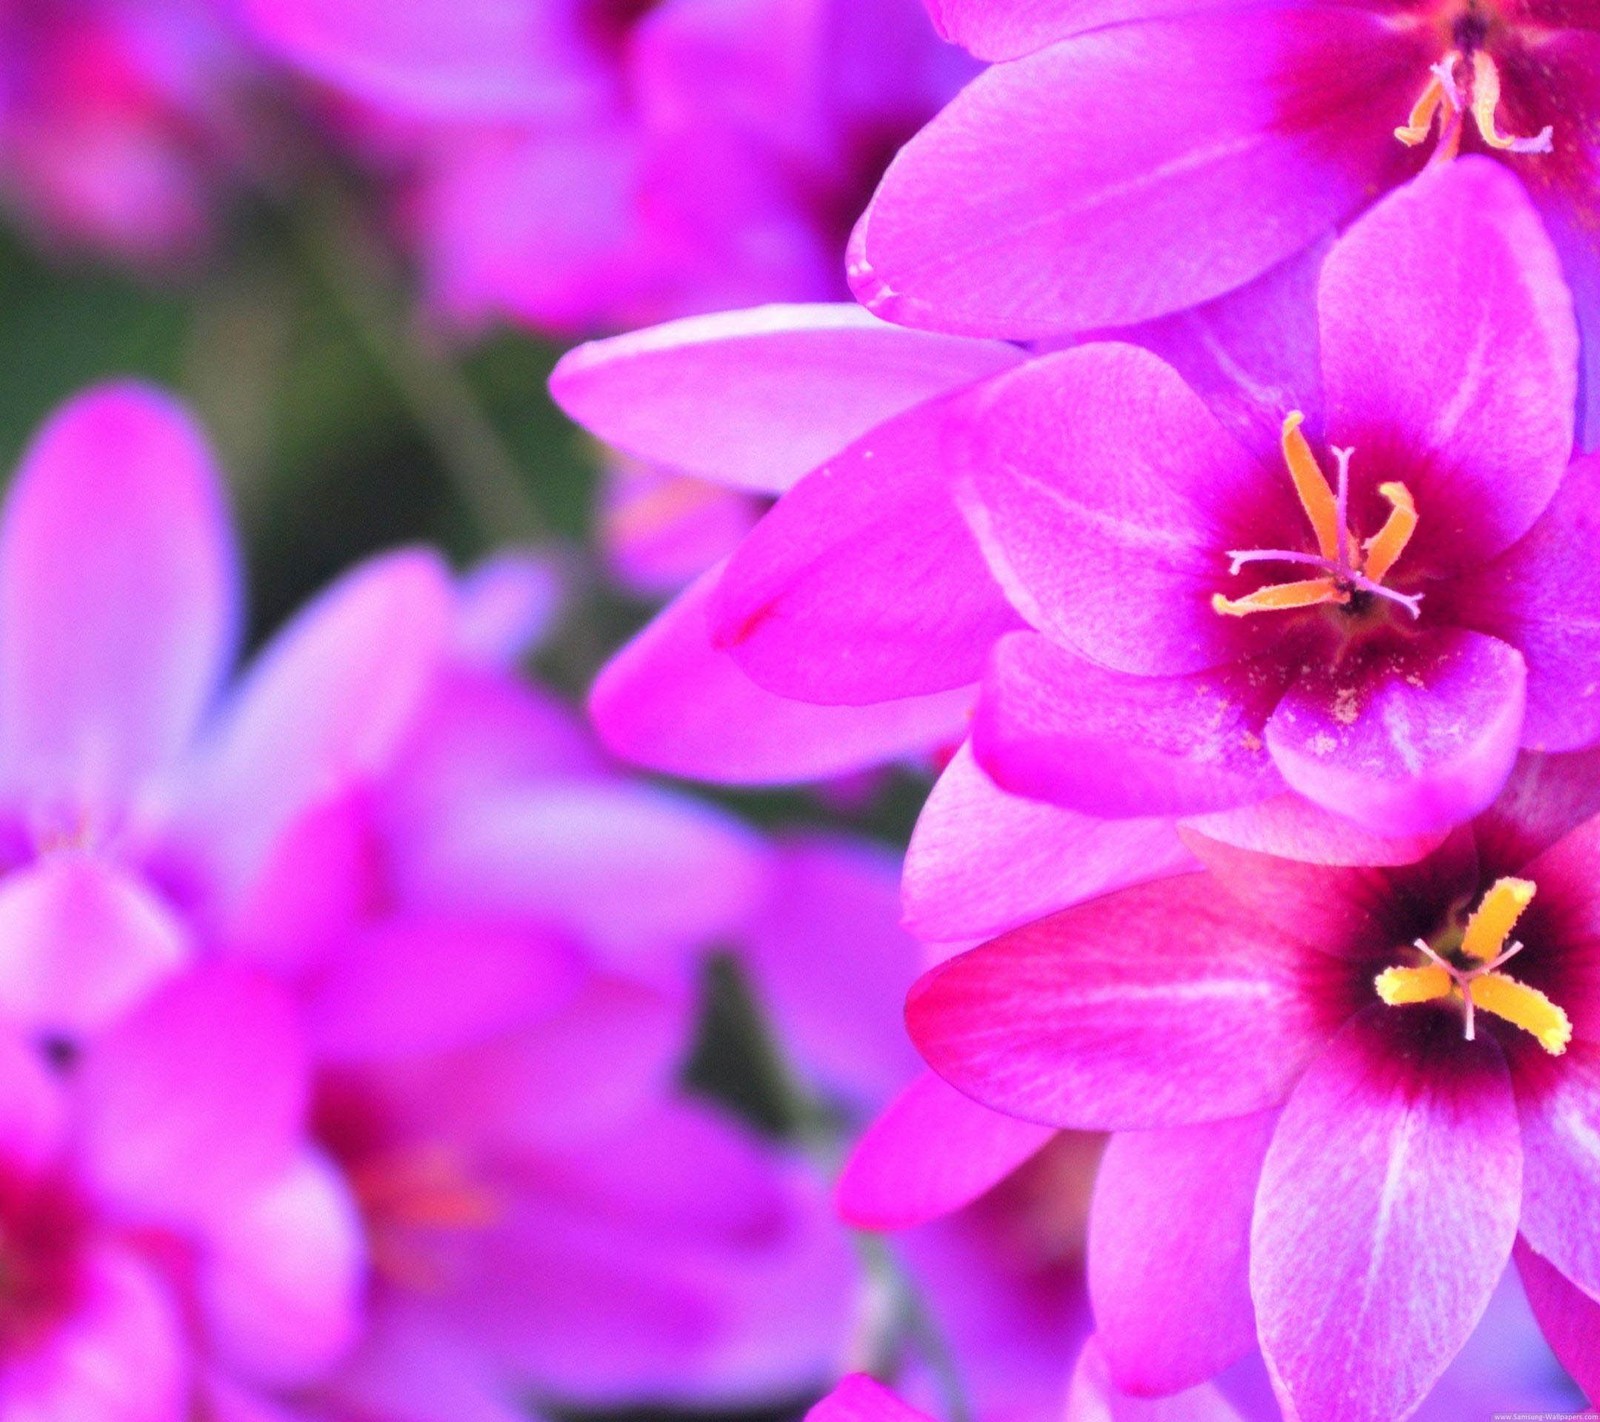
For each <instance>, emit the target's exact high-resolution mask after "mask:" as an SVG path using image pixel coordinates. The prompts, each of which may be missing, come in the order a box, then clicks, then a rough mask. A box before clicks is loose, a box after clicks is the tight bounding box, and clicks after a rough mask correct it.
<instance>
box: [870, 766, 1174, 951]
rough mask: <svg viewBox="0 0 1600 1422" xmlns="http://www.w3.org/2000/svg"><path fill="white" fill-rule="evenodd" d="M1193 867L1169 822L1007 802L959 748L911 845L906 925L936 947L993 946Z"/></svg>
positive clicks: (1013, 797)
mask: <svg viewBox="0 0 1600 1422" xmlns="http://www.w3.org/2000/svg"><path fill="white" fill-rule="evenodd" d="M1193 862H1194V861H1193V857H1192V856H1191V855H1190V853H1189V851H1188V850H1187V849H1185V848H1184V847H1183V844H1182V842H1181V841H1180V840H1179V839H1178V835H1177V831H1176V829H1175V828H1174V826H1173V823H1172V821H1171V820H1169V819H1161V818H1145V819H1126V820H1100V819H1094V818H1091V817H1090V816H1088V815H1080V814H1077V813H1075V812H1073V811H1071V810H1063V809H1060V808H1059V807H1057V806H1055V805H1048V804H1042V803H1040V802H1039V801H1036V800H1028V799H1024V798H1022V797H1021V796H1019V795H1011V794H1007V793H1006V792H1005V791H1004V790H1002V789H1000V787H999V786H997V785H996V784H995V783H994V782H993V781H992V780H991V779H989V777H988V776H987V775H985V774H984V773H983V770H982V769H981V768H980V767H979V765H978V763H977V761H976V760H975V759H974V758H973V755H972V748H971V746H970V744H963V745H962V747H961V749H960V750H959V751H957V752H956V755H955V758H954V759H953V760H951V762H950V764H949V765H947V766H946V767H945V769H944V773H943V774H942V775H941V776H940V777H939V779H938V782H937V783H936V784H935V785H934V787H933V793H932V794H931V795H929V796H928V799H927V803H926V804H924V805H923V807H922V814H921V816H920V817H919V818H918V820H917V826H916V829H915V830H914V831H913V832H912V835H911V844H910V847H909V848H908V849H907V851H906V863H905V874H904V880H903V883H902V889H901V892H902V895H903V899H904V904H905V924H906V927H907V928H909V929H910V930H911V931H912V932H913V933H915V934H916V935H917V936H918V937H919V938H924V939H931V940H934V941H936V942H953V941H958V940H961V939H970V938H986V937H991V936H993V935H994V934H996V933H1001V932H1003V931H1004V930H1006V929H1008V928H1015V927H1016V926H1017V925H1018V924H1021V923H1026V922H1028V921H1029V920H1031V919H1035V918H1039V917H1041V916H1042V915H1044V914H1047V913H1052V912H1054V911H1055V910H1056V909H1061V908H1066V907H1068V906H1070V905H1072V904H1074V903H1077V902H1079V901H1080V900H1082V899H1088V898H1093V897H1095V896H1096V895H1098V894H1104V893H1109V892H1110V891H1111V890H1113V889H1120V888H1122V887H1124V886H1125V885H1128V884H1134V883H1138V882H1139V881H1140V880H1142V879H1154V878H1159V877H1161V876H1162V875H1165V874H1169V873H1172V872H1174V871H1176V870H1179V869H1184V868H1187V867H1189V866H1191V865H1192V864H1193Z"/></svg>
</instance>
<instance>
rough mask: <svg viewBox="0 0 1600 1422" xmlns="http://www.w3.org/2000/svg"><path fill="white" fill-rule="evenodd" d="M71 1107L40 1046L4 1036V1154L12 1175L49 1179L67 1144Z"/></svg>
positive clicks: (0, 1111)
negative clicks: (28, 1173)
mask: <svg viewBox="0 0 1600 1422" xmlns="http://www.w3.org/2000/svg"><path fill="white" fill-rule="evenodd" d="M71 1108H72V1101H71V1098H70V1097H69V1095H68V1093H67V1091H66V1090H65V1088H64V1086H63V1083H62V1080H61V1078H60V1077H59V1076H58V1075H57V1074H56V1073H55V1072H54V1071H53V1070H51V1068H50V1067H49V1066H48V1065H47V1064H46V1062H45V1058H44V1054H43V1053H42V1052H40V1050H39V1049H38V1047H37V1045H36V1044H35V1043H34V1042H32V1041H30V1040H28V1039H26V1038H24V1037H22V1036H20V1035H18V1034H15V1033H12V1032H6V1033H0V1150H3V1151H4V1152H5V1159H6V1160H7V1161H8V1162H9V1163H10V1166H11V1168H12V1169H14V1170H15V1169H18V1168H20V1169H23V1170H28V1171H35V1172H38V1173H40V1174H43V1173H45V1172H46V1171H47V1170H48V1169H49V1168H50V1167H52V1166H54V1165H55V1164H56V1162H57V1159H58V1157H59V1156H60V1154H61V1149H62V1146H63V1145H64V1144H65V1142H66V1138H67V1130H68V1127H69V1125H70V1123H71Z"/></svg>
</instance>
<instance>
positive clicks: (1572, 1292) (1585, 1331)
mask: <svg viewBox="0 0 1600 1422" xmlns="http://www.w3.org/2000/svg"><path fill="white" fill-rule="evenodd" d="M1514 1257H1515V1258H1516V1261H1517V1272H1518V1273H1519V1274H1520V1275H1521V1276H1522V1287H1523V1288H1524V1289H1526V1290H1527V1293H1528V1303H1529V1305H1530V1306H1531V1307H1532V1308H1533V1316H1534V1317H1535V1318H1536V1319H1538V1320H1539V1328H1540V1331H1541V1332H1543V1334H1544V1336H1545V1341H1546V1342H1548V1343H1549V1344H1550V1348H1551V1351H1552V1352H1554V1353H1555V1355H1556V1357H1557V1358H1558V1359H1560V1361H1561V1366H1562V1367H1564V1368H1565V1369H1566V1370H1567V1371H1568V1372H1569V1373H1571V1374H1572V1380H1573V1381H1574V1382H1575V1383H1577V1384H1578V1386H1579V1387H1581V1388H1582V1389H1583V1392H1584V1396H1585V1397H1587V1398H1588V1399H1589V1400H1590V1402H1593V1401H1594V1400H1595V1398H1597V1397H1600V1302H1597V1301H1596V1300H1594V1299H1592V1298H1590V1297H1589V1295H1588V1294H1586V1293H1584V1292H1583V1290H1582V1289H1580V1288H1578V1287H1577V1286H1576V1285H1575V1284H1573V1283H1572V1281H1571V1280H1570V1279H1568V1278H1567V1277H1566V1276H1565V1275H1563V1274H1562V1272H1561V1271H1560V1270H1559V1269H1557V1268H1556V1267H1555V1266H1554V1265H1553V1264H1551V1263H1549V1261H1547V1260H1545V1259H1541V1258H1540V1257H1539V1255H1538V1254H1536V1253H1535V1252H1534V1251H1533V1250H1532V1249H1530V1248H1529V1247H1528V1245H1527V1243H1526V1242H1525V1241H1523V1240H1521V1239H1519V1240H1518V1241H1517V1247H1516V1249H1515V1251H1514Z"/></svg>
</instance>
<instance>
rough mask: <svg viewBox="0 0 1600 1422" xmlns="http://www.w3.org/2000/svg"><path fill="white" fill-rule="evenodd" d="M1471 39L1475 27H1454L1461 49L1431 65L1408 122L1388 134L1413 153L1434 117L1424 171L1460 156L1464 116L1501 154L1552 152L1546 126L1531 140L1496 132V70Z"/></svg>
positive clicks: (1551, 131)
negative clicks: (1434, 139)
mask: <svg viewBox="0 0 1600 1422" xmlns="http://www.w3.org/2000/svg"><path fill="white" fill-rule="evenodd" d="M1475 36H1477V37H1478V38H1481V22H1480V25H1479V29H1478V30H1473V29H1471V28H1470V27H1468V26H1467V23H1466V21H1463V22H1461V24H1458V26H1457V42H1458V43H1459V44H1461V45H1462V46H1463V48H1461V49H1452V50H1451V51H1450V53H1449V54H1447V55H1445V57H1444V58H1443V59H1441V60H1440V61H1439V62H1438V63H1437V64H1435V65H1433V66H1432V68H1431V69H1430V70H1429V73H1430V74H1431V75H1432V77H1431V78H1430V79H1429V80H1428V85H1427V87H1426V88H1425V89H1424V90H1423V91H1422V96H1421V97H1420V98H1419V99H1418V100H1417V102H1416V104H1415V105H1414V106H1413V107H1412V110H1411V118H1410V121H1409V122H1408V123H1406V125H1405V126H1404V127H1402V128H1397V129H1395V131H1394V136H1395V137H1396V138H1398V139H1399V140H1400V141H1401V142H1402V143H1403V144H1405V145H1406V147H1408V148H1415V147H1417V146H1418V145H1419V144H1422V143H1426V142H1427V140H1428V135H1429V134H1430V133H1432V132H1433V121H1434V118H1435V117H1437V118H1438V120H1439V142H1438V144H1437V145H1436V146H1435V148H1434V150H1433V155H1432V157H1430V158H1429V159H1428V165H1429V166H1430V167H1432V166H1433V165H1434V164H1436V163H1448V162H1449V161H1450V160H1451V159H1452V158H1454V157H1455V156H1456V155H1457V154H1458V153H1460V152H1461V133H1462V129H1463V128H1464V126H1465V124H1466V119H1467V116H1468V115H1469V114H1470V115H1471V116H1472V122H1473V123H1474V124H1475V125H1476V126H1477V130H1478V134H1479V136H1480V137H1481V138H1482V139H1483V141H1484V142H1485V143H1486V144H1488V146H1489V147H1490V148H1493V149H1496V150H1498V151H1499V152H1501V153H1549V152H1550V151H1551V149H1552V148H1553V147H1554V144H1553V143H1552V141H1551V140H1552V135H1553V134H1554V132H1555V130H1554V129H1553V128H1551V126H1550V125H1549V124H1546V125H1545V126H1544V128H1542V129H1541V130H1540V131H1539V132H1538V133H1536V134H1534V135H1533V137H1532V138H1517V137H1514V136H1512V135H1510V134H1506V133H1501V132H1500V120H1499V110H1500V70H1499V69H1498V68H1497V67H1496V65H1495V62H1494V60H1493V59H1492V58H1491V57H1490V55H1489V53H1488V51H1486V50H1483V49H1479V48H1477V47H1476V43H1475V38H1474V37H1475Z"/></svg>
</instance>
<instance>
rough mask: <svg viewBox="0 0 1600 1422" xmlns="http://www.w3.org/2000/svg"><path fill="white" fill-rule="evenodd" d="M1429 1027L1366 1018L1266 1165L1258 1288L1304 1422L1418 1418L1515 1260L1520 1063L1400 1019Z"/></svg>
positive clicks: (1280, 1135) (1378, 1009)
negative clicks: (1421, 1034)
mask: <svg viewBox="0 0 1600 1422" xmlns="http://www.w3.org/2000/svg"><path fill="white" fill-rule="evenodd" d="M1426 1010H1427V1009H1416V1008H1412V1009H1395V1008H1390V1007H1384V1006H1381V1005H1375V1006H1373V1007H1370V1008H1366V1009H1364V1010H1363V1011H1362V1012H1361V1013H1359V1014H1357V1015H1356V1016H1355V1017H1353V1018H1352V1019H1351V1020H1350V1021H1349V1022H1348V1023H1347V1024H1346V1026H1345V1027H1344V1028H1343V1030H1342V1031H1341V1032H1340V1033H1339V1034H1338V1035H1337V1036H1336V1037H1335V1038H1334V1039H1333V1040H1332V1041H1331V1042H1330V1043H1329V1044H1328V1046H1327V1048H1326V1049H1325V1050H1324V1051H1323V1053H1322V1054H1321V1055H1320V1056H1319V1057H1318V1058H1317V1059H1316V1061H1314V1062H1313V1063H1312V1065H1311V1066H1310V1068H1309V1069H1308V1070H1307V1072H1306V1074H1305V1076H1304V1077H1303V1078H1302V1079H1301V1081H1300V1083H1299V1085H1298V1086H1297V1087H1296V1088H1295V1090H1294V1094H1293V1095H1292V1096H1291V1097H1290V1098H1289V1103H1288V1105H1287V1106H1286V1107H1285V1108H1284V1112H1283V1117H1282V1119H1281V1120H1280V1122H1279V1124H1278V1129H1277V1131H1276V1133H1275V1134H1274V1136H1273V1140H1272V1145H1271V1147H1270V1148H1269V1149H1268V1151H1267V1156H1266V1163H1265V1165H1264V1167H1263V1169H1262V1174H1261V1189H1260V1194H1259V1195H1258V1197H1257V1202H1256V1213H1255V1224H1254V1229H1253V1231H1252V1235H1251V1242H1250V1252H1251V1259H1250V1287H1251V1292H1252V1293H1253V1294H1254V1296H1255V1300H1256V1308H1257V1312H1258V1315H1259V1319H1260V1332H1261V1345H1262V1350H1263V1352H1264V1353H1265V1354H1266V1358H1267V1365H1268V1367H1269V1368H1270V1369H1271V1371H1272V1372H1273V1375H1274V1378H1275V1380H1276V1383H1277V1385H1278V1387H1279V1388H1280V1389H1281V1390H1282V1391H1283V1392H1284V1393H1285V1394H1286V1397H1287V1399H1288V1404H1289V1406H1291V1407H1292V1408H1293V1409H1294V1411H1295V1412H1296V1414H1297V1415H1299V1416H1303V1417H1330V1416H1338V1417H1340V1418H1342V1419H1346V1420H1347V1422H1392V1419H1394V1418H1396V1417H1404V1416H1406V1415H1407V1414H1408V1413H1409V1412H1410V1411H1411V1410H1412V1409H1413V1408H1414V1407H1415V1406H1416V1405H1417V1404H1418V1403H1419V1402H1420V1401H1421V1400H1422V1398H1423V1396H1424V1395H1425V1394H1426V1393H1427V1391H1428V1389H1429V1388H1430V1387H1432V1386H1433V1384H1434V1383H1435V1382H1436V1381H1437V1380H1438V1378H1439V1376H1440V1374H1442V1373H1443V1372H1444V1370H1445V1368H1446V1367H1447V1366H1449V1363H1450V1360H1451V1359H1452V1358H1454V1357H1455V1355H1456V1353H1457V1352H1459V1351H1460V1349H1461V1346H1462V1345H1463V1344H1464V1343H1465V1342H1466V1341H1467V1339H1468V1337H1469V1336H1470V1335H1471V1333H1472V1330H1473V1328H1474V1327H1475V1326H1476V1324H1477V1322H1478V1319H1479V1317H1480V1316H1481V1315H1482V1313H1483V1311H1484V1309H1485V1308H1486V1307H1487V1306H1488V1303H1489V1298H1490V1296H1491V1295H1492V1294H1493V1293H1494V1289H1495V1285H1496V1284H1497V1283H1498V1282H1499V1279H1500V1275H1501V1272H1502V1271H1503V1270H1504V1268H1505V1265H1506V1261H1507V1260H1508V1259H1509V1258H1510V1254H1511V1246H1512V1243H1513V1242H1514V1240H1515V1238H1516V1230H1517V1206H1518V1197H1519V1195H1520V1191H1521V1183H1522V1147H1521V1143H1520V1141H1519V1139H1518V1134H1517V1119H1516V1105H1515V1102H1514V1100H1513V1098H1512V1094H1511V1079H1510V1076H1509V1074H1508V1072H1507V1070H1506V1065H1505V1060H1504V1058H1503V1057H1502V1056H1501V1055H1500V1053H1499V1051H1498V1049H1497V1048H1496V1047H1495V1046H1494V1045H1493V1043H1490V1042H1487V1041H1485V1040H1483V1039H1480V1040H1479V1041H1477V1042H1475V1043H1471V1042H1466V1041H1463V1040H1462V1038H1461V1031H1460V1026H1459V1024H1458V1023H1457V1022H1456V1021H1455V1020H1454V1019H1452V1018H1448V1017H1447V1016H1445V1015H1443V1014H1439V1015H1436V1017H1435V1019H1434V1024H1433V1031H1432V1033H1431V1035H1430V1036H1429V1037H1428V1038H1427V1040H1426V1042H1424V1043H1419V1042H1418V1041H1417V1038H1416V1035H1415V1033H1416V1028H1417V1024H1416V1023H1415V1022H1413V1021H1402V1020H1401V1014H1402V1012H1417V1011H1426ZM1424 1030H1426V1029H1424Z"/></svg>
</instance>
